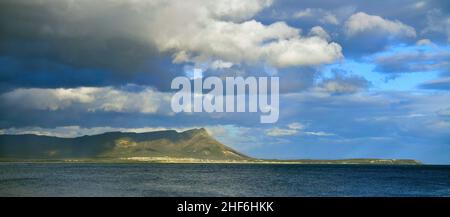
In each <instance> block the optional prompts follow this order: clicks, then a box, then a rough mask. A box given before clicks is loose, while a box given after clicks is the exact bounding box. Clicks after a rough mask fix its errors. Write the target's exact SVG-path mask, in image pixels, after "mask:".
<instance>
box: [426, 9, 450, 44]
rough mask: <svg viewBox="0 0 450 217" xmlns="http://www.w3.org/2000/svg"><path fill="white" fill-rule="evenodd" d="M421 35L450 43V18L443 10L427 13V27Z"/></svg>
mask: <svg viewBox="0 0 450 217" xmlns="http://www.w3.org/2000/svg"><path fill="white" fill-rule="evenodd" d="M421 33H422V34H423V35H426V36H435V34H438V35H437V36H435V37H436V38H437V39H438V40H439V39H440V40H439V41H446V42H447V43H450V16H449V14H448V13H445V12H444V11H443V8H434V9H432V10H429V11H427V14H426V27H425V28H423V29H422V31H421Z"/></svg>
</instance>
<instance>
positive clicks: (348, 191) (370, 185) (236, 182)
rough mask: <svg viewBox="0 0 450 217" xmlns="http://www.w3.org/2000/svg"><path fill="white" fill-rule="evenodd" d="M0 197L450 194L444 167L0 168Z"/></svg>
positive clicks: (75, 165)
mask: <svg viewBox="0 0 450 217" xmlns="http://www.w3.org/2000/svg"><path fill="white" fill-rule="evenodd" d="M0 196H156V197H160V196H169V197H176V196H257V197H259V196H294V197H297V196H319V197H321V196H363V197H365V196H376V197H378V196H387V197H398V196H400V197H403V196H450V166H431V165H397V166H396V165H291V164H284V165H283V164H90V163H0Z"/></svg>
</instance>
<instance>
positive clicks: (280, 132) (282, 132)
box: [266, 127, 298, 137]
mask: <svg viewBox="0 0 450 217" xmlns="http://www.w3.org/2000/svg"><path fill="white" fill-rule="evenodd" d="M297 133H298V130H294V129H281V128H278V127H275V128H272V129H269V130H267V131H266V135H268V136H276V137H278V136H292V135H295V134H297Z"/></svg>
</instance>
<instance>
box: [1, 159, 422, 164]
mask: <svg viewBox="0 0 450 217" xmlns="http://www.w3.org/2000/svg"><path fill="white" fill-rule="evenodd" d="M0 163H81V164H83V163H92V164H95V163H98V164H119V163H120V164H127V163H130V164H267V165H269V164H274V165H275V164H291V165H294V164H299V165H300V164H301V165H425V164H423V163H422V162H419V161H416V160H410V159H342V160H311V159H300V160H273V159H270V160H269V159H254V160H207V159H191V158H188V159H185V158H178V159H177V158H167V159H161V158H159V159H154V158H145V159H133V158H131V159H129V158H118V159H117V158H103V159H101V158H100V159H0Z"/></svg>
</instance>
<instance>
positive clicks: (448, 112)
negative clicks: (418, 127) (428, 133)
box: [437, 108, 450, 117]
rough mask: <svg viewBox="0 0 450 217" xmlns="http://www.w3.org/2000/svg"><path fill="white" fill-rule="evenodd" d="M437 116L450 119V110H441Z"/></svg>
mask: <svg viewBox="0 0 450 217" xmlns="http://www.w3.org/2000/svg"><path fill="white" fill-rule="evenodd" d="M437 114H438V115H440V116H444V117H450V108H446V109H441V110H439V111H437Z"/></svg>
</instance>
